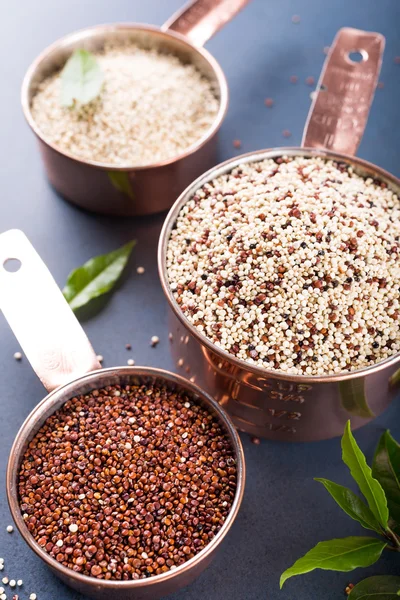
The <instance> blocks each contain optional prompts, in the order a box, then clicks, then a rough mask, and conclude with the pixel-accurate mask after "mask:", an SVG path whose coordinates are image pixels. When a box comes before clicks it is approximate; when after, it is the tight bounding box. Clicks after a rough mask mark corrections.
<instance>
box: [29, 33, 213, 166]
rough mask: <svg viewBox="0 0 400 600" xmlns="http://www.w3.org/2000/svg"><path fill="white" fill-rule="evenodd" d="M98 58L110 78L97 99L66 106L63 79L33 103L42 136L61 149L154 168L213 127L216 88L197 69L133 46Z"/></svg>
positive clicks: (51, 82) (43, 88)
mask: <svg viewBox="0 0 400 600" xmlns="http://www.w3.org/2000/svg"><path fill="white" fill-rule="evenodd" d="M94 54H95V56H96V59H97V61H98V63H99V65H100V67H101V69H102V71H103V73H104V84H103V89H102V92H101V94H100V96H99V97H98V98H97V99H96V100H94V101H93V102H91V103H90V104H88V105H86V106H81V107H73V108H66V107H63V106H62V105H61V100H60V96H61V77H60V72H58V73H56V74H54V75H52V76H51V77H49V78H47V79H45V80H44V81H43V82H42V83H41V84H40V85H39V88H38V91H37V93H36V95H35V96H34V97H33V100H32V116H33V118H34V120H35V122H36V124H37V126H38V127H39V129H40V132H41V134H42V135H43V137H44V138H45V139H46V140H48V141H49V142H51V143H53V144H55V145H57V146H58V147H59V148H60V150H64V151H67V152H69V153H71V154H73V155H75V156H77V157H81V158H83V159H87V160H93V161H98V162H101V163H107V164H112V165H118V166H139V165H146V164H153V163H156V162H159V161H164V160H167V159H171V158H174V157H175V156H177V155H179V154H181V153H182V152H184V151H185V150H186V149H187V148H189V147H190V146H191V145H192V144H194V143H195V142H197V141H198V140H199V139H200V138H201V137H202V136H203V135H204V134H205V133H206V132H207V131H208V130H209V129H210V127H211V125H212V124H213V122H214V121H215V118H216V115H217V112H218V108H219V102H218V100H217V98H216V97H215V94H214V90H213V85H212V83H211V81H209V80H208V79H207V78H205V77H204V76H203V75H202V74H201V73H200V71H199V70H198V69H197V68H196V67H195V66H194V65H192V64H183V63H182V62H181V61H180V60H179V58H177V57H176V56H174V55H172V54H163V53H160V52H158V51H156V50H147V49H143V48H140V47H139V46H137V45H135V44H133V43H127V42H126V43H124V44H121V43H119V44H118V45H115V44H114V45H112V44H109V45H107V46H106V47H105V48H104V50H103V51H102V52H98V53H94Z"/></svg>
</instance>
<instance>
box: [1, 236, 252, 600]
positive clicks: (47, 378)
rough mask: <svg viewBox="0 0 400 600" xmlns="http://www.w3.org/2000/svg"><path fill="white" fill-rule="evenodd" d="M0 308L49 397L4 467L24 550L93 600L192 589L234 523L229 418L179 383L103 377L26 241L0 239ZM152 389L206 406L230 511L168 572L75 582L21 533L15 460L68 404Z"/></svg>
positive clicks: (171, 378) (238, 452)
mask: <svg viewBox="0 0 400 600" xmlns="http://www.w3.org/2000/svg"><path fill="white" fill-rule="evenodd" d="M9 259H18V260H19V261H20V263H21V266H20V268H19V270H18V271H17V272H8V271H7V270H6V269H7V261H8V260H9ZM28 290H29V294H28ZM0 308H1V310H2V311H3V313H4V316H5V317H6V319H7V320H8V322H9V324H10V326H11V328H12V329H13V331H14V333H15V335H16V337H17V339H18V340H19V342H20V344H21V346H22V348H23V349H24V352H25V354H26V356H27V358H28V360H29V361H30V363H31V365H32V367H33V369H34V370H35V372H36V373H37V375H38V376H39V378H40V379H41V381H42V383H43V385H44V386H45V388H46V389H47V391H48V392H49V394H48V396H46V397H45V398H44V399H43V400H42V401H41V402H40V403H39V404H38V405H37V406H36V408H34V410H33V411H32V412H31V413H30V415H29V416H28V417H27V419H26V420H25V422H24V424H23V425H22V427H21V429H20V430H19V432H18V434H17V436H16V438H15V441H14V444H13V446H12V449H11V453H10V457H9V462H8V467H7V478H6V487H7V497H8V502H9V506H10V510H11V514H12V517H13V519H14V521H15V524H16V526H17V527H18V529H19V531H20V533H21V535H22V537H23V539H24V540H25V542H26V543H27V544H28V545H29V546H30V548H31V549H32V550H33V551H34V552H35V553H36V554H37V555H38V556H39V557H40V558H41V559H42V560H43V561H44V562H45V563H46V564H47V565H48V566H49V567H50V568H51V570H52V571H53V572H54V573H55V574H56V575H57V576H58V577H59V578H60V579H61V580H62V581H64V583H66V584H67V585H69V586H71V587H72V588H74V589H76V590H78V591H79V592H81V593H83V594H85V595H87V596H89V597H90V598H96V599H98V600H109V598H111V597H115V598H118V600H155V599H157V598H160V597H162V596H164V595H166V594H170V593H172V592H174V591H177V590H178V589H180V588H181V587H184V586H186V585H188V584H189V583H191V582H192V581H193V580H194V579H195V578H196V577H197V576H198V575H199V574H200V573H201V572H202V571H203V570H204V569H205V568H206V567H207V565H208V564H209V563H210V561H211V559H212V558H213V556H214V553H215V551H216V550H217V548H218V547H219V545H220V543H221V542H222V541H223V539H224V538H225V536H226V534H227V533H228V531H229V529H230V527H231V525H232V523H233V521H234V520H235V518H236V515H237V513H238V510H239V507H240V504H241V501H242V497H243V491H244V481H245V466H244V455H243V449H242V446H241V442H240V439H239V436H238V434H237V432H236V429H235V427H234V425H233V423H232V422H231V420H230V418H229V417H228V416H227V414H226V413H225V411H224V410H223V408H221V407H220V406H219V405H218V403H217V402H215V400H213V399H212V398H211V397H210V396H209V395H208V394H207V393H205V392H203V391H202V390H201V389H200V388H199V387H198V386H197V385H194V384H192V383H190V382H189V381H187V380H186V379H184V378H183V377H180V376H179V375H175V374H173V373H168V372H167V371H163V370H161V369H153V368H150V367H114V368H108V369H102V368H101V367H100V364H99V362H98V360H97V358H96V354H95V353H94V351H93V348H92V347H91V345H90V343H89V340H88V339H87V337H86V335H85V333H84V331H83V329H82V328H81V326H80V324H79V323H78V321H77V319H76V317H75V316H74V314H73V313H72V311H71V310H70V308H69V306H68V304H67V303H66V301H65V299H64V297H63V295H62V293H61V292H60V290H59V289H58V287H57V285H56V284H55V282H54V280H53V278H52V276H51V274H50V272H49V271H48V270H47V268H46V267H45V265H44V264H43V262H42V261H41V259H40V257H39V255H38V254H37V253H36V252H35V250H34V249H33V247H32V246H31V244H30V242H29V241H28V239H27V238H26V237H25V235H24V234H23V233H22V232H21V231H17V230H12V231H8V232H6V233H4V234H2V235H0ZM155 382H158V383H162V384H164V385H165V384H166V385H167V386H168V387H170V389H174V390H184V391H185V393H187V394H188V396H189V397H191V399H192V400H193V402H196V403H200V404H202V405H203V406H205V407H206V408H207V409H208V410H209V411H210V412H211V413H212V414H213V415H214V416H215V418H216V419H218V421H219V422H220V424H221V425H222V426H223V428H224V430H225V431H226V433H227V435H228V436H229V439H230V442H231V444H232V448H233V449H234V452H235V457H236V464H237V489H236V494H235V498H234V502H233V505H232V508H231V511H230V513H229V515H228V517H227V519H226V521H225V523H224V524H223V526H222V528H221V529H220V531H219V532H218V533H217V535H216V536H215V538H213V539H212V540H211V542H210V543H209V544H208V546H206V547H205V548H204V549H203V550H202V551H201V552H199V554H197V555H196V556H194V557H193V558H192V559H190V560H188V561H187V562H186V563H184V564H183V565H181V566H179V567H177V568H176V569H175V570H173V571H168V572H166V573H163V574H161V575H156V576H154V577H151V578H148V579H137V580H131V581H116V580H114V581H113V580H99V579H96V578H93V577H89V576H86V575H82V574H80V573H77V572H75V571H73V570H72V569H69V568H67V567H64V566H63V565H61V564H60V563H58V562H57V561H56V560H55V559H54V558H52V557H51V556H50V555H49V554H47V553H46V552H45V551H44V550H43V549H42V548H41V547H40V546H39V544H38V543H37V542H36V541H35V540H34V538H33V537H32V535H31V534H30V532H29V531H28V529H27V527H26V525H25V522H24V520H23V517H22V515H21V511H20V508H19V499H18V485H17V480H18V472H19V466H20V464H21V459H22V456H23V454H24V452H25V450H26V448H27V445H28V443H29V441H30V440H31V439H32V437H33V436H34V435H35V434H36V432H37V431H38V429H39V428H40V427H41V426H42V424H43V423H44V421H45V420H46V419H47V418H48V417H49V416H50V415H51V414H52V413H53V412H55V411H56V410H57V409H59V408H60V407H61V406H62V405H63V404H64V403H65V402H66V401H67V400H69V399H70V398H72V397H73V396H75V395H78V394H85V393H88V392H89V391H90V390H94V389H98V388H101V387H104V386H108V385H116V384H120V385H124V384H134V385H138V384H142V383H147V384H149V383H155ZM114 594H115V595H114Z"/></svg>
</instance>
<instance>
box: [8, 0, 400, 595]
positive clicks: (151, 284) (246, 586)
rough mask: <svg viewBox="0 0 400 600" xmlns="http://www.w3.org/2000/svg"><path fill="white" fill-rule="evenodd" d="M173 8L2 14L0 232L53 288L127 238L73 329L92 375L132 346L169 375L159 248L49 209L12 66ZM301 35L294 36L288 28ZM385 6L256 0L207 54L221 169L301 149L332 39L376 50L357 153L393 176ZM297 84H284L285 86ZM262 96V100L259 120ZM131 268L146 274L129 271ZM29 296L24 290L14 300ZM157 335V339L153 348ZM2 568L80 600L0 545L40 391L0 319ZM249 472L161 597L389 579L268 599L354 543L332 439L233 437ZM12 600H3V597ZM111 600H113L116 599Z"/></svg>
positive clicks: (104, 5) (43, 5)
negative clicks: (339, 496) (173, 590)
mask: <svg viewBox="0 0 400 600" xmlns="http://www.w3.org/2000/svg"><path fill="white" fill-rule="evenodd" d="M180 5H181V1H180V0H168V1H162V0H147V1H146V2H143V1H140V0H130V1H129V2H128V1H127V0H113V1H112V2H110V1H109V0H86V1H85V2H82V1H81V0H69V1H68V2H67V1H66V0H57V2H53V1H50V0H41V1H40V2H29V1H28V0H25V1H22V2H19V3H14V2H10V1H9V2H5V3H3V5H2V18H1V20H0V44H1V53H0V76H1V82H2V83H1V94H0V106H1V113H0V114H1V125H0V127H1V129H0V131H1V141H2V145H1V154H2V160H1V164H2V175H1V177H2V190H1V200H0V230H1V231H4V230H6V229H9V228H11V227H19V228H21V229H23V230H24V231H25V232H26V233H27V235H28V236H29V237H30V239H31V240H32V242H33V243H34V245H35V246H36V248H37V250H38V251H39V253H40V254H41V256H42V257H43V258H44V260H45V261H46V263H47V264H48V266H49V268H50V269H51V271H52V273H53V274H54V276H55V278H56V280H57V282H58V283H59V284H60V285H63V283H64V281H65V279H66V276H67V274H68V273H69V271H70V270H71V269H72V268H74V267H76V266H77V265H79V264H81V263H82V262H84V261H85V260H86V259H88V258H89V257H91V256H93V255H96V254H99V253H103V252H106V251H109V250H111V249H113V248H115V247H117V246H118V245H121V244H122V243H124V242H126V241H127V240H129V239H131V238H136V239H137V240H138V245H137V249H136V250H135V252H134V257H133V260H132V261H131V264H130V266H129V269H128V272H127V277H126V279H125V281H124V283H123V285H122V286H121V287H120V289H119V290H118V291H117V292H116V293H115V294H114V295H113V296H112V298H111V299H110V302H109V303H108V304H107V305H106V306H105V307H104V308H103V310H102V311H101V312H99V313H98V314H97V315H92V316H91V317H90V318H87V319H86V320H85V321H84V327H85V329H86V331H87V333H88V335H89V337H90V339H91V340H92V342H93V344H94V347H95V348H96V350H97V352H99V353H101V354H103V355H104V357H105V359H106V360H105V365H109V366H111V365H114V364H124V363H125V361H126V359H127V358H128V353H127V351H126V350H125V343H127V342H130V343H132V345H133V350H132V353H131V356H132V357H133V358H134V359H135V360H136V363H137V364H140V363H141V364H145V365H153V366H160V367H166V368H171V369H172V368H173V367H174V365H173V364H172V361H171V359H170V357H169V350H168V342H167V332H168V330H167V324H166V306H165V302H164V299H163V296H162V293H161V288H160V285H159V282H158V276H157V271H156V244H157V238H158V233H159V230H160V227H161V224H162V220H163V217H162V216H158V217H154V218H147V219H136V220H129V219H108V218H102V217H94V216H92V215H89V214H85V213H83V212H81V211H79V210H77V209H75V208H73V207H72V206H70V205H68V204H66V203H65V202H63V201H62V200H60V199H59V198H58V197H57V196H56V194H55V193H54V192H53V191H52V190H51V189H50V187H49V186H48V184H47V181H46V180H45V177H44V174H43V171H42V167H41V163H40V159H39V156H38V154H37V151H36V144H35V140H34V138H33V136H32V135H31V133H30V131H29V129H28V127H27V125H26V124H25V122H24V119H23V116H22V114H21V110H20V106H19V89H20V84H21V80H22V77H23V74H24V71H25V69H26V68H27V66H28V65H29V63H30V62H31V60H32V59H33V58H34V56H35V55H36V54H37V53H38V52H39V51H40V50H41V49H42V48H43V47H44V46H46V45H47V44H49V43H50V42H52V41H54V40H55V39H56V38H57V37H59V36H61V35H63V34H66V33H68V32H69V31H71V30H74V29H78V28H81V27H84V26H88V25H92V24H95V23H102V22H112V21H143V22H149V23H155V24H161V23H162V22H163V20H165V19H166V18H167V17H168V16H169V15H170V14H171V13H172V12H173V11H174V10H175V9H177V8H178V7H179V6H180ZM294 14H298V15H300V17H301V22H300V24H298V25H294V24H293V23H292V22H291V17H292V15H294ZM399 18H400V4H399V2H398V0H384V1H383V2H379V3H378V2H376V1H375V0H363V2H362V3H361V2H358V1H356V0H336V1H335V2H330V3H326V2H323V3H322V2H320V0H302V1H300V0H297V1H295V0H280V1H279V2H278V1H276V0H275V1H272V2H267V1H266V0H253V2H252V3H251V4H250V5H249V6H248V8H247V9H246V10H245V11H244V12H242V13H241V14H240V15H239V16H238V17H237V18H236V19H235V20H234V21H233V22H232V23H230V24H229V25H228V26H226V28H225V29H224V30H223V31H221V32H220V33H219V34H218V35H217V36H216V37H215V38H214V39H213V40H212V41H211V42H209V44H208V45H207V47H208V49H209V50H210V51H211V52H212V53H213V54H214V55H215V57H216V58H217V60H218V61H219V62H220V63H221V65H222V67H223V69H224V70H225V72H226V75H227V78H228V82H229V85H230V90H231V104H230V108H229V112H228V116H227V118H226V121H225V122H224V124H223V127H222V131H221V141H220V159H221V160H223V159H226V158H228V157H230V156H233V155H234V154H235V153H237V151H236V150H234V148H233V146H232V140H233V139H235V138H240V139H241V140H242V142H243V146H242V150H243V151H249V150H253V149H258V148H262V147H268V146H279V145H283V143H284V141H285V140H284V139H283V137H282V131H283V130H284V129H289V130H290V131H291V132H292V138H291V140H290V141H291V142H292V143H293V144H298V143H299V142H300V138H301V133H302V128H303V124H304V121H305V117H306V114H307V111H308V108H309V104H310V98H309V94H310V91H311V88H310V87H308V86H307V85H306V84H305V83H304V81H305V79H306V77H308V76H310V75H312V76H314V77H315V78H317V77H318V74H319V71H320V69H321V66H322V63H323V60H324V54H323V52H322V50H323V47H324V46H327V45H329V44H330V43H331V41H332V39H333V37H334V35H335V32H336V31H337V29H339V28H340V27H342V26H354V27H359V28H364V29H368V30H376V31H380V32H382V33H383V34H384V35H385V36H386V39H387V48H386V52H385V60H384V65H383V69H382V75H381V80H382V81H383V82H384V88H383V89H379V90H377V93H376V99H375V102H374V105H373V109H372V112H371V117H370V121H369V125H368V127H367V131H366V133H365V136H364V139H363V142H362V144H361V147H360V151H359V154H360V156H362V157H363V158H366V159H368V160H370V161H372V162H375V163H377V164H379V165H381V166H383V167H385V168H386V169H388V170H389V171H392V172H395V173H396V172H397V174H399V165H398V151H399V141H398V140H399V138H398V118H399V112H398V105H399V97H400V65H396V64H395V63H394V57H395V56H396V55H400V40H399V36H398V23H399ZM291 75H298V77H299V82H298V84H297V85H292V84H290V83H289V77H290V76H291ZM266 96H269V97H272V98H273V99H274V100H275V105H274V107H273V108H272V109H267V108H266V107H265V106H264V104H263V100H264V98H265V97H266ZM138 265H143V266H145V267H146V273H145V275H143V276H141V277H140V276H138V275H137V274H136V267H137V266H138ZM27 296H29V290H27ZM153 334H156V335H158V336H159V337H160V338H161V342H160V344H159V346H158V347H157V348H156V349H153V348H150V346H149V338H150V336H151V335H153ZM0 340H1V343H0V403H1V412H0V414H1V420H0V423H1V425H0V445H1V446H0V447H1V450H0V469H1V474H0V481H1V482H2V483H1V487H0V556H2V557H4V558H5V559H6V568H5V571H3V574H5V573H7V574H8V575H9V576H11V577H15V578H17V577H22V578H23V579H24V581H25V584H24V591H23V592H22V593H21V594H20V600H23V599H25V598H28V595H29V592H31V591H35V592H36V593H37V595H38V599H39V600H83V598H82V596H79V595H77V594H75V593H74V592H72V591H70V590H69V589H67V588H66V587H65V586H63V585H62V584H61V583H59V582H58V580H57V579H56V578H55V577H54V576H53V575H52V574H51V573H50V572H49V571H48V570H47V569H46V568H45V566H44V565H43V564H42V563H41V562H40V561H39V559H38V558H36V556H34V555H33V554H32V553H31V552H30V551H29V550H28V548H27V547H26V546H25V544H24V543H23V542H22V540H21V539H20V536H19V534H18V533H16V532H15V533H13V534H12V535H9V534H7V533H6V532H5V528H6V525H8V524H9V523H10V515H9V511H8V507H7V502H6V496H5V486H4V481H5V468H6V461H7V456H8V452H9V450H10V447H11V444H12V440H13V438H14V435H15V433H16V432H17V430H18V428H19V426H20V425H21V423H22V421H23V419H24V418H25V417H26V416H27V414H28V413H29V412H30V410H31V409H32V408H33V407H34V406H35V405H36V403H37V402H38V401H39V400H40V399H41V398H42V397H43V395H44V390H43V388H42V387H41V384H40V383H39V381H38V380H37V379H36V376H35V375H34V373H33V372H32V370H31V369H30V367H29V365H28V364H27V361H26V360H24V361H22V362H21V363H17V362H16V361H15V360H14V359H13V353H14V352H15V351H16V350H17V349H18V345H17V343H16V341H15V338H14V337H13V334H12V333H11V331H10V330H9V328H8V326H7V324H6V323H5V321H4V319H3V317H1V318H0ZM399 416H400V413H399V405H398V403H395V404H394V405H392V407H391V408H390V409H389V410H387V412H386V413H385V414H384V415H382V416H381V417H380V418H379V419H377V420H376V421H375V422H374V423H372V424H370V425H368V426H367V427H365V428H364V429H362V430H361V431H359V432H358V433H357V438H358V440H359V442H360V444H361V446H362V448H363V450H364V451H365V452H366V453H367V455H368V457H369V458H371V456H372V454H373V449H374V446H375V444H376V442H377V440H378V437H379V435H380V433H381V432H382V431H383V430H384V428H386V427H390V428H391V429H392V432H393V433H394V434H395V435H396V436H397V437H398V438H399V439H400V422H399ZM243 442H244V446H245V453H246V459H247V468H248V477H247V489H246V494H245V498H244V502H243V506H242V510H241V512H240V515H239V517H238V519H237V521H236V523H235V525H234V527H233V529H232V531H231V534H230V535H229V538H228V540H227V541H226V543H225V547H224V548H223V551H222V552H221V553H220V554H219V556H218V557H217V559H216V560H215V562H214V563H213V564H212V566H211V567H210V568H209V569H208V570H207V571H206V572H205V573H204V574H203V575H202V576H201V577H200V579H199V580H198V581H197V582H196V583H195V584H193V585H192V586H191V587H190V588H188V589H185V590H182V591H181V592H180V593H178V594H175V595H174V596H172V597H171V600H183V599H185V600H198V599H199V598H207V599H209V600H220V599H223V598H227V597H229V598H232V599H233V600H278V599H282V600H337V599H338V598H342V597H344V593H343V590H344V587H345V585H346V584H347V583H348V582H349V581H354V582H356V581H358V580H359V579H360V578H362V577H363V576H364V575H372V574H377V573H385V572H387V573H392V574H394V573H396V572H399V571H400V569H399V563H398V561H397V563H396V559H397V556H396V555H393V554H388V555H387V556H385V557H384V558H383V559H382V560H381V562H379V564H378V565H376V566H373V567H370V568H369V569H366V570H365V571H363V572H362V571H360V570H358V571H356V572H355V573H351V574H346V573H344V574H337V573H329V572H316V573H314V574H311V575H307V576H305V577H302V578H298V579H297V580H291V581H289V582H288V583H287V585H286V586H285V588H284V590H283V591H282V592H279V589H278V580H279V575H280V573H281V572H282V571H283V570H284V569H285V568H286V567H287V566H289V565H290V564H291V563H292V562H293V561H294V560H295V559H296V558H297V557H299V556H300V555H301V554H302V553H304V552H305V551H306V550H308V549H309V548H310V547H311V546H313V545H314V544H315V543H316V542H317V541H319V540H320V539H329V538H331V537H335V536H336V537H340V536H346V535H353V534H358V533H360V534H361V533H362V532H361V531H360V528H359V527H358V525H357V524H356V523H355V522H353V521H351V520H350V519H349V518H347V517H346V516H345V515H342V514H341V512H340V510H339V509H338V508H337V507H336V505H335V504H334V503H333V502H332V501H331V500H330V499H329V497H328V496H327V494H326V493H325V492H324V490H323V489H322V488H321V487H320V486H319V485H318V484H317V483H314V482H313V477H314V476H322V477H327V478H329V479H333V480H337V481H340V482H342V483H346V482H348V480H349V478H348V476H347V474H346V472H345V468H344V467H343V465H342V463H341V460H340V448H339V441H338V440H331V441H326V442H320V443H316V444H304V445H300V444H278V443H272V442H269V441H264V442H262V444H261V445H260V446H255V445H253V444H251V443H250V440H249V439H248V437H247V436H243ZM9 597H10V598H11V594H9ZM115 600H118V599H117V598H116V597H115Z"/></svg>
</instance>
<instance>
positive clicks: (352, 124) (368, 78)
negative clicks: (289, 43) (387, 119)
mask: <svg viewBox="0 0 400 600" xmlns="http://www.w3.org/2000/svg"><path fill="white" fill-rule="evenodd" d="M384 48H385V38H384V37H383V35H381V34H380V33H372V32H368V31H360V30H358V29H351V28H348V27H345V28H343V29H341V30H340V31H339V32H338V34H337V35H336V37H335V39H334V41H333V44H332V47H331V50H330V52H329V55H328V57H327V59H326V61H325V64H324V67H323V69H322V73H321V76H320V78H319V81H318V86H317V92H316V97H315V98H314V101H313V103H312V105H311V108H310V112H309V114H308V117H307V121H306V125H305V129H304V134H303V140H302V144H301V145H302V146H304V147H306V148H324V149H328V150H333V151H334V152H339V153H342V154H350V155H354V154H355V153H356V151H357V148H358V146H359V144H360V141H361V137H362V135H363V133H364V129H365V126H366V124H367V120H368V114H369V109H370V106H371V103H372V99H373V97H374V93H375V88H376V85H377V82H378V76H379V72H380V69H381V64H382V56H383V50H384ZM353 52H358V53H359V54H360V55H361V56H362V60H361V61H360V62H354V61H353V60H351V58H350V55H351V53H353Z"/></svg>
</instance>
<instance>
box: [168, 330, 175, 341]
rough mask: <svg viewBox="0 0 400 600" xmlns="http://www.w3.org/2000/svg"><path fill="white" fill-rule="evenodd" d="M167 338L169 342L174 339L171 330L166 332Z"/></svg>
mask: <svg viewBox="0 0 400 600" xmlns="http://www.w3.org/2000/svg"><path fill="white" fill-rule="evenodd" d="M168 339H169V341H170V342H172V340H173V339H174V336H173V335H172V333H171V332H169V334H168Z"/></svg>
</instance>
